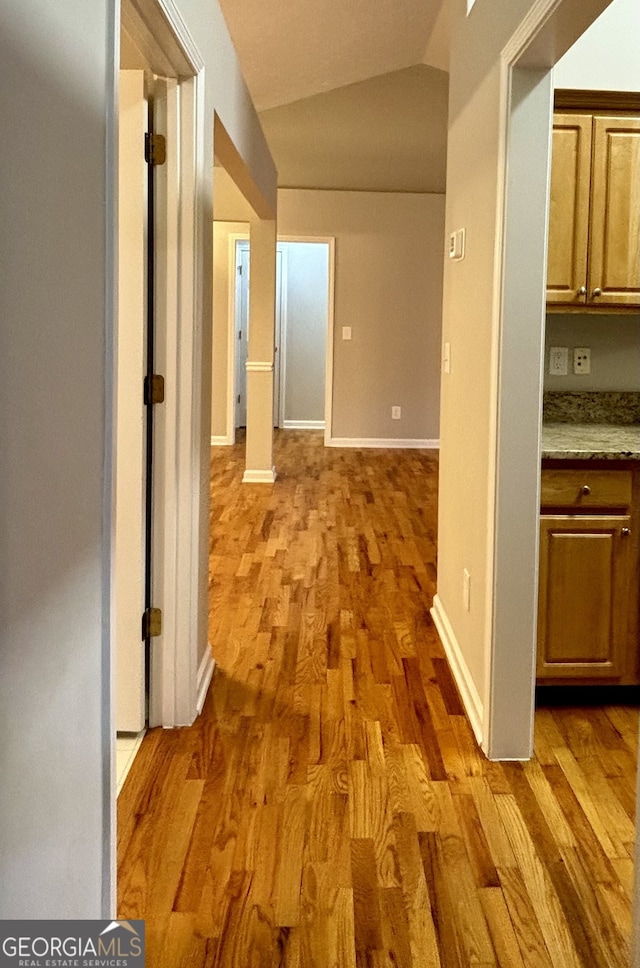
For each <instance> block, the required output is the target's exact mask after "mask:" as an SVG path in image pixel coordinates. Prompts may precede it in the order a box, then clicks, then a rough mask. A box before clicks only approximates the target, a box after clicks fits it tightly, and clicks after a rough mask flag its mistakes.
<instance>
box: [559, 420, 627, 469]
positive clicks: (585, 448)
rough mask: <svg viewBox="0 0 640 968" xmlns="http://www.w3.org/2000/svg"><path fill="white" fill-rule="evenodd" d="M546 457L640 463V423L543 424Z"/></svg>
mask: <svg viewBox="0 0 640 968" xmlns="http://www.w3.org/2000/svg"><path fill="white" fill-rule="evenodd" d="M542 457H543V459H544V458H547V459H550V458H553V459H558V458H560V459H564V460H640V424H605V423H602V424H597V423H588V424H579V423H543V425H542Z"/></svg>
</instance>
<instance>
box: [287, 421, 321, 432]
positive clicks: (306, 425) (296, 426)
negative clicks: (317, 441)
mask: <svg viewBox="0 0 640 968" xmlns="http://www.w3.org/2000/svg"><path fill="white" fill-rule="evenodd" d="M282 429H283V430H324V420H283V421H282Z"/></svg>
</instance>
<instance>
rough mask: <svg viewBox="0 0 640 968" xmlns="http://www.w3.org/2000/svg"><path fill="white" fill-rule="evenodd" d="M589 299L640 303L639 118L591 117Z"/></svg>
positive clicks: (600, 303) (613, 303)
mask: <svg viewBox="0 0 640 968" xmlns="http://www.w3.org/2000/svg"><path fill="white" fill-rule="evenodd" d="M593 125H594V127H593V132H594V133H593V139H594V140H593V171H592V185H591V237H590V242H589V273H588V279H589V295H588V300H589V302H591V303H593V305H595V306H608V305H611V306H639V305H640V119H638V118H607V117H596V118H594V122H593Z"/></svg>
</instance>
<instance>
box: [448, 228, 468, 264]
mask: <svg viewBox="0 0 640 968" xmlns="http://www.w3.org/2000/svg"><path fill="white" fill-rule="evenodd" d="M464 240H465V231H464V229H456V231H455V232H452V233H451V235H450V236H449V258H450V259H464Z"/></svg>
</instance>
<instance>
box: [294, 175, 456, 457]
mask: <svg viewBox="0 0 640 968" xmlns="http://www.w3.org/2000/svg"><path fill="white" fill-rule="evenodd" d="M443 213H444V196H443V195H414V194H393V193H382V192H324V191H319V192H314V191H289V190H286V189H285V190H280V191H279V192H278V225H279V231H280V233H281V234H282V235H285V236H286V235H297V236H311V237H312V236H325V237H326V236H334V237H335V239H336V279H335V330H334V343H333V351H334V373H333V426H332V428H331V431H332V437H333V438H347V439H351V440H356V441H357V440H367V439H369V440H372V439H373V440H377V439H389V438H398V439H414V440H424V439H429V440H434V439H436V438H437V437H438V435H439V419H438V417H439V412H438V398H439V391H440V321H441V300H442V252H443V245H444V241H443ZM343 326H350V327H351V329H352V339H351V340H349V341H347V340H343V339H342V327H343ZM396 405H398V406H401V407H402V420H392V419H391V407H392V406H396Z"/></svg>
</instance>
